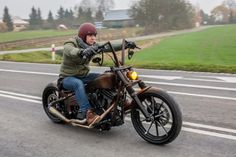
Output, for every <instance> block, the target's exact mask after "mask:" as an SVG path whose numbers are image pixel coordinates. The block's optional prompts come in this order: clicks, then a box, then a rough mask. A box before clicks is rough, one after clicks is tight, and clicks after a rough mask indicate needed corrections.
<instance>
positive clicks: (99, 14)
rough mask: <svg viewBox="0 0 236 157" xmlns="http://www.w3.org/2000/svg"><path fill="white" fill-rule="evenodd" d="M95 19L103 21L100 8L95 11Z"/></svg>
mask: <svg viewBox="0 0 236 157" xmlns="http://www.w3.org/2000/svg"><path fill="white" fill-rule="evenodd" d="M95 19H96V21H103V19H104V16H103V12H102V10H101V9H98V11H97V12H96V15H95Z"/></svg>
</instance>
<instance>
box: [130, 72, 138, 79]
mask: <svg viewBox="0 0 236 157" xmlns="http://www.w3.org/2000/svg"><path fill="white" fill-rule="evenodd" d="M127 77H128V78H129V79H130V80H137V79H138V74H137V72H135V71H129V72H128V73H127Z"/></svg>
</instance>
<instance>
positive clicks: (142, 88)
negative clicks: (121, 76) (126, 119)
mask: <svg viewBox="0 0 236 157" xmlns="http://www.w3.org/2000/svg"><path fill="white" fill-rule="evenodd" d="M138 85H139V87H140V88H141V92H144V91H146V90H148V89H149V88H151V87H147V86H146V85H145V83H144V82H142V81H140V82H139V83H138ZM126 90H127V91H128V93H129V95H130V96H131V97H132V98H133V100H134V101H135V102H136V104H137V105H138V107H139V108H140V110H141V112H142V113H143V115H144V116H145V118H146V119H147V121H148V120H151V116H150V114H149V113H148V111H147V110H146V109H145V106H144V105H143V104H142V102H141V101H140V100H139V98H138V95H137V93H136V92H135V90H134V89H133V87H132V86H128V87H127V88H126Z"/></svg>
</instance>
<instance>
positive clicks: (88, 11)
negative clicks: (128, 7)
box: [0, 0, 114, 31]
mask: <svg viewBox="0 0 236 157" xmlns="http://www.w3.org/2000/svg"><path fill="white" fill-rule="evenodd" d="M113 7H114V2H113V0H97V1H96V3H92V2H91V0H82V2H81V3H80V4H79V5H77V6H75V7H74V9H73V10H72V9H65V8H63V7H62V6H61V7H60V8H59V9H58V10H57V14H56V15H53V13H52V11H49V12H48V15H47V18H46V19H43V18H42V15H41V9H40V8H35V7H34V6H33V7H32V8H31V12H30V14H29V20H28V22H29V27H28V29H30V30H36V29H55V28H56V27H57V26H58V25H59V24H64V25H66V26H67V27H68V28H74V27H78V25H79V24H81V23H84V22H92V23H93V22H96V21H102V20H103V19H104V13H105V12H106V11H108V10H109V9H112V8H113ZM12 30H13V22H12V17H11V16H10V14H9V10H8V8H7V6H5V8H4V14H3V24H0V31H12Z"/></svg>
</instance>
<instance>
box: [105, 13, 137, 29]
mask: <svg viewBox="0 0 236 157" xmlns="http://www.w3.org/2000/svg"><path fill="white" fill-rule="evenodd" d="M129 11H130V10H129V9H123V10H109V11H108V12H106V13H105V17H104V20H103V26H104V27H108V28H120V27H131V26H134V25H135V22H134V19H133V18H132V17H131V16H130V13H129Z"/></svg>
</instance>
